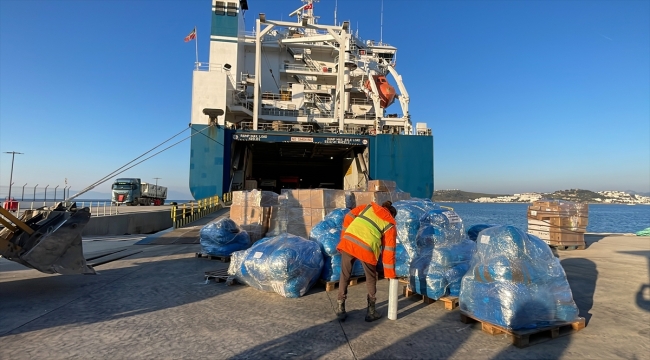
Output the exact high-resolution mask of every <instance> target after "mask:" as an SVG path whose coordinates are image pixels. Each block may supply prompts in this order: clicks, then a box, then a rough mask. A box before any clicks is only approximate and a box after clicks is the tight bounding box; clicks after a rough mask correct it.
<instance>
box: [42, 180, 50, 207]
mask: <svg viewBox="0 0 650 360" xmlns="http://www.w3.org/2000/svg"><path fill="white" fill-rule="evenodd" d="M49 187H50V184H47V186H46V187H45V199H43V206H45V204H47V188H49Z"/></svg>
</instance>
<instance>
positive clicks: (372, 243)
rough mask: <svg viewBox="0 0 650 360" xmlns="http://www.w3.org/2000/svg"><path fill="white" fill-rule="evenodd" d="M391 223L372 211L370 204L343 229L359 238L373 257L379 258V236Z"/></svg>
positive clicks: (380, 236)
mask: <svg viewBox="0 0 650 360" xmlns="http://www.w3.org/2000/svg"><path fill="white" fill-rule="evenodd" d="M388 225H392V224H391V223H389V222H388V221H386V220H384V219H382V218H380V217H379V216H377V215H376V214H375V212H374V211H372V205H368V206H366V208H365V209H363V211H361V212H360V213H359V215H357V217H356V218H355V219H354V220H353V221H352V222H351V223H350V225H349V226H348V228H347V229H346V230H345V232H346V233H348V234H351V235H354V236H355V237H356V238H357V239H361V240H362V241H363V242H364V243H366V245H367V246H368V247H370V249H372V252H373V253H374V255H375V257H376V258H377V259H379V253H380V252H381V238H382V235H383V234H384V231H382V230H384V229H390V226H388Z"/></svg>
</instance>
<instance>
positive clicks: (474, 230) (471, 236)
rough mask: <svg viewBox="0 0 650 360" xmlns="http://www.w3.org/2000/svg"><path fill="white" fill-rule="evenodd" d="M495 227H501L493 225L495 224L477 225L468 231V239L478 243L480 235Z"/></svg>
mask: <svg viewBox="0 0 650 360" xmlns="http://www.w3.org/2000/svg"><path fill="white" fill-rule="evenodd" d="M494 226H499V225H493V224H476V225H472V226H470V227H469V229H467V237H469V239H470V240H473V241H476V237H477V236H478V233H480V232H481V231H483V230H485V229H487V228H491V227H494Z"/></svg>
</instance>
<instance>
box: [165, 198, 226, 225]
mask: <svg viewBox="0 0 650 360" xmlns="http://www.w3.org/2000/svg"><path fill="white" fill-rule="evenodd" d="M230 202H232V193H225V194H223V196H222V197H221V199H220V198H219V196H218V195H215V196H211V197H209V198H206V199H202V200H199V201H197V202H194V201H190V202H189V203H185V204H180V205H172V208H171V217H172V223H173V224H174V229H178V228H180V227H183V226H185V225H187V224H189V223H191V222H194V221H196V220H199V219H201V218H202V217H204V216H206V215H208V214H211V213H213V212H215V211H217V210H219V209H221V208H223V205H227V204H229V203H230Z"/></svg>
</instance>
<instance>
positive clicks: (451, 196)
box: [431, 190, 503, 202]
mask: <svg viewBox="0 0 650 360" xmlns="http://www.w3.org/2000/svg"><path fill="white" fill-rule="evenodd" d="M497 196H503V195H495V194H483V193H474V192H468V191H462V190H436V191H434V192H433V197H432V198H431V200H433V201H438V202H446V201H449V202H455V201H459V202H468V201H470V200H473V199H477V198H480V197H490V198H491V197H497Z"/></svg>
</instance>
